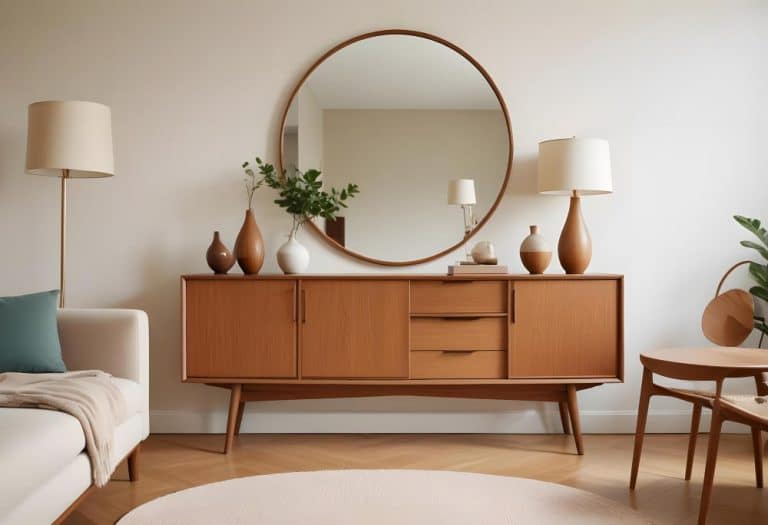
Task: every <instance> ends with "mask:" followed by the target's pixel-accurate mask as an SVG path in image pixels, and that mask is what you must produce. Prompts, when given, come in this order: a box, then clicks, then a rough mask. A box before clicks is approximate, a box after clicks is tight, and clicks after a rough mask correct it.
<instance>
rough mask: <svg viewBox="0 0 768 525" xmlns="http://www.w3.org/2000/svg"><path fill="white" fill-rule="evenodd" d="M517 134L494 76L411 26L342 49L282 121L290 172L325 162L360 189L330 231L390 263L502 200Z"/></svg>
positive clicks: (451, 237)
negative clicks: (512, 133) (406, 30)
mask: <svg viewBox="0 0 768 525" xmlns="http://www.w3.org/2000/svg"><path fill="white" fill-rule="evenodd" d="M508 155H509V135H508V130H507V124H506V120H505V117H504V113H503V110H502V108H501V105H500V103H499V101H498V99H497V97H496V95H495V93H494V92H493V90H492V89H491V87H490V85H489V84H488V82H487V81H486V79H485V78H484V77H483V75H482V74H481V73H480V71H478V69H477V68H475V66H474V65H473V64H472V63H471V62H469V61H468V60H467V59H466V58H465V57H463V56H462V55H461V54H459V53H457V52H456V51H454V50H453V49H451V48H449V47H446V46H444V45H442V44H440V43H438V42H435V41H432V40H429V39H426V38H421V37H416V36H410V35H383V36H376V37H373V38H367V39H364V40H360V41H358V42H355V43H353V44H351V45H349V46H347V47H344V48H342V49H341V50H339V51H337V52H336V53H334V54H333V55H331V56H329V57H328V58H327V59H326V60H324V61H323V62H322V63H320V65H319V66H317V68H316V69H315V70H314V71H312V73H311V74H310V75H309V76H308V77H307V79H306V80H305V82H304V83H303V84H302V85H301V87H300V89H299V90H298V92H297V93H296V95H295V97H294V99H293V100H292V101H291V105H290V107H289V110H288V113H287V117H286V122H285V123H284V128H283V152H282V165H283V167H284V168H285V169H286V170H292V169H299V170H301V171H306V170H307V169H311V168H315V169H319V170H320V171H322V173H323V180H324V182H325V183H326V184H328V185H329V186H341V185H343V184H346V183H348V182H351V183H354V184H357V185H358V186H359V187H360V194H359V195H358V196H357V197H356V198H355V199H354V201H352V202H350V205H349V208H348V209H346V210H343V211H342V213H341V214H340V215H341V218H340V219H339V220H338V221H335V222H334V223H328V224H326V221H324V220H318V221H316V223H315V224H316V226H317V227H318V228H319V229H320V231H321V232H324V233H325V234H326V235H327V236H328V237H330V238H332V239H333V240H335V241H336V243H338V244H339V245H341V246H343V247H345V248H346V249H348V250H350V251H352V252H355V253H357V254H360V255H362V256H364V257H368V258H372V259H378V260H380V261H382V262H394V263H402V262H405V261H413V260H417V259H422V258H427V257H430V256H432V255H434V254H436V253H438V252H441V251H443V250H445V249H447V248H449V247H450V246H452V245H454V244H456V243H457V242H460V241H461V240H462V239H463V238H464V236H465V235H467V234H468V233H470V232H471V231H472V229H473V228H474V227H475V226H476V224H477V222H478V221H482V219H483V217H484V216H485V215H486V214H487V213H488V212H489V210H491V208H492V207H493V205H494V203H495V201H496V199H497V197H498V195H499V192H500V191H501V189H502V187H503V184H504V180H505V176H506V170H507V160H508Z"/></svg>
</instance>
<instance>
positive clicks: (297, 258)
mask: <svg viewBox="0 0 768 525" xmlns="http://www.w3.org/2000/svg"><path fill="white" fill-rule="evenodd" d="M277 264H278V266H280V269H281V270H283V273H304V272H305V271H307V267H308V266H309V252H308V251H307V249H306V248H305V247H304V245H303V244H301V243H300V242H299V241H297V240H296V234H295V233H292V234H291V235H290V237H288V240H287V241H286V242H285V243H284V244H283V245H282V246H280V248H279V249H278V250H277Z"/></svg>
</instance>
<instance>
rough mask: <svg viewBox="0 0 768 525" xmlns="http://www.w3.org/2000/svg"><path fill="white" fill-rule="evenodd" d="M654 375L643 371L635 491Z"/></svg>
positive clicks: (632, 484) (634, 461)
mask: <svg viewBox="0 0 768 525" xmlns="http://www.w3.org/2000/svg"><path fill="white" fill-rule="evenodd" d="M652 387H653V373H652V372H651V371H650V370H648V369H647V368H644V369H643V384H642V386H641V387H640V403H639V405H638V407H637V427H636V429H635V450H634V452H633V453H632V473H631V474H630V476H629V488H630V490H634V488H635V484H636V483H637V471H638V469H639V468H640V455H641V454H642V453H643V438H644V437H645V422H646V420H647V419H648V404H649V403H650V400H651V388H652Z"/></svg>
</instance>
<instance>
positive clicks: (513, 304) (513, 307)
mask: <svg viewBox="0 0 768 525" xmlns="http://www.w3.org/2000/svg"><path fill="white" fill-rule="evenodd" d="M516 315H517V301H515V289H514V288H512V292H511V293H510V294H509V322H510V323H512V324H514V323H515V317H516Z"/></svg>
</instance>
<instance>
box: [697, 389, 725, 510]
mask: <svg viewBox="0 0 768 525" xmlns="http://www.w3.org/2000/svg"><path fill="white" fill-rule="evenodd" d="M722 426H723V420H722V418H721V417H720V410H719V408H718V406H717V402H715V408H714V409H712V428H710V430H709V448H708V449H707V467H706V469H705V470H704V484H703V486H702V489H701V503H700V504H699V525H705V524H706V523H707V512H708V511H709V500H710V497H711V496H712V483H713V481H714V479H715V465H716V464H717V448H718V446H719V445H720V429H721V427H722Z"/></svg>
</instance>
